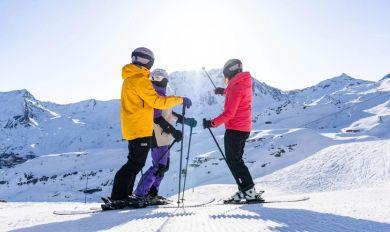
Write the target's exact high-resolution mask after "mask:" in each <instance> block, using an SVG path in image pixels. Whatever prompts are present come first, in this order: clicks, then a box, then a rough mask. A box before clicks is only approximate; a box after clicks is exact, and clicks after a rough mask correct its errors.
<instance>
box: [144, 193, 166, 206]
mask: <svg viewBox="0 0 390 232" xmlns="http://www.w3.org/2000/svg"><path fill="white" fill-rule="evenodd" d="M145 198H146V201H147V202H148V204H149V205H167V204H169V203H170V201H169V200H168V199H166V198H165V197H162V196H159V195H157V196H152V195H146V197H145Z"/></svg>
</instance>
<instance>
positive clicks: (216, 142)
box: [203, 118, 240, 183]
mask: <svg viewBox="0 0 390 232" xmlns="http://www.w3.org/2000/svg"><path fill="white" fill-rule="evenodd" d="M205 120H206V119H205V118H204V119H203V121H205ZM207 129H209V132H210V134H211V137H213V139H214V142H215V144H216V145H217V147H218V149H219V151H220V152H221V155H222V157H223V159H224V160H225V162H226V165H227V166H228V168H229V170H230V172H231V173H232V174H233V172H232V168H231V167H230V164H229V162H228V160H227V159H226V156H225V155H224V154H223V152H222V149H221V147H220V146H219V143H218V141H217V139H216V138H215V136H214V134H213V132H212V131H211V129H210V128H207ZM233 178H234V180H235V181H236V183H240V181H238V180H237V178H236V177H235V176H234V175H233Z"/></svg>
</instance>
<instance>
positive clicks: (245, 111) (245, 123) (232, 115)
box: [211, 72, 252, 132]
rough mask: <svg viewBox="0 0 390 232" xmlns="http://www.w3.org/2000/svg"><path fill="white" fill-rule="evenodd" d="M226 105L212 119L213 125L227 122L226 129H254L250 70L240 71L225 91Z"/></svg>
mask: <svg viewBox="0 0 390 232" xmlns="http://www.w3.org/2000/svg"><path fill="white" fill-rule="evenodd" d="M224 94H225V96H226V99H225V107H224V111H223V113H222V114H221V115H219V116H218V117H216V118H215V119H213V120H212V121H211V124H212V126H213V127H218V126H220V125H221V124H222V123H225V127H226V129H231V130H239V131H245V132H250V131H251V129H252V78H251V75H250V73H249V72H241V73H238V74H237V75H236V76H235V77H234V78H233V79H231V81H229V84H228V86H227V88H226V89H225V92H224Z"/></svg>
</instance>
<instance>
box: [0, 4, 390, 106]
mask: <svg viewBox="0 0 390 232" xmlns="http://www.w3.org/2000/svg"><path fill="white" fill-rule="evenodd" d="M389 12H390V1H388V0H382V1H380V0H315V1H314V0H268V1H256V0H253V1H249V0H241V1H227V0H225V1H223V0H219V1H217V0H216V1H211V0H194V1H187V0H177V1H170V0H160V1H151V0H143V1H98V0H90V1H88V0H83V1H79V0H56V1H49V0H47V1H27V0H26V1H23V0H21V1H13V0H0V80H1V81H0V91H8V90H13V89H22V88H25V89H28V90H29V91H31V92H32V93H33V94H34V95H35V96H36V97H38V98H39V99H42V100H51V101H56V102H59V103H67V102H75V101H79V100H84V99H88V98H97V99H102V100H104V99H113V98H119V95H120V93H119V92H120V86H121V76H120V71H121V67H122V65H124V64H126V63H128V62H129V60H130V54H131V51H132V49H134V48H135V47H138V46H147V47H149V48H151V49H152V50H153V51H154V53H155V57H156V63H155V64H156V65H155V66H154V67H161V68H166V69H167V70H168V72H172V71H175V70H189V69H200V68H201V67H202V66H206V67H208V68H218V67H221V66H222V65H223V64H224V62H225V61H226V60H227V59H229V58H233V57H234V58H240V59H242V61H243V62H244V68H245V69H246V70H249V71H251V72H252V74H253V75H254V76H255V77H256V78H257V79H259V80H261V81H264V82H266V83H268V84H270V85H272V86H275V87H278V88H281V89H284V90H289V89H296V88H303V87H307V86H309V85H312V84H315V83H317V82H319V81H321V80H323V79H325V78H330V77H333V76H337V75H339V74H341V73H342V72H345V73H348V74H350V75H352V76H354V77H356V78H362V79H367V80H375V81H376V80H379V79H380V78H381V77H382V76H384V75H385V74H387V73H389V72H390V13H389ZM205 81H206V79H205Z"/></svg>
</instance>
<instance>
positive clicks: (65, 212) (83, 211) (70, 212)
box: [53, 198, 215, 215]
mask: <svg viewBox="0 0 390 232" xmlns="http://www.w3.org/2000/svg"><path fill="white" fill-rule="evenodd" d="M214 201H215V198H212V199H210V200H208V201H205V202H201V203H192V202H191V203H184V204H181V207H184V208H196V207H202V206H206V205H208V204H211V203H213V202H214ZM148 208H149V209H150V208H153V209H173V208H177V205H176V203H174V202H172V203H168V204H164V205H149V206H147V207H145V208H134V207H131V206H129V207H125V208H123V209H113V210H102V208H101V207H92V208H90V209H81V210H61V211H53V214H55V215H78V214H94V213H101V212H110V211H124V210H142V209H148Z"/></svg>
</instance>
